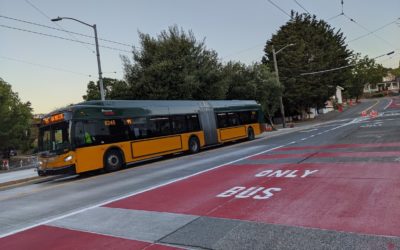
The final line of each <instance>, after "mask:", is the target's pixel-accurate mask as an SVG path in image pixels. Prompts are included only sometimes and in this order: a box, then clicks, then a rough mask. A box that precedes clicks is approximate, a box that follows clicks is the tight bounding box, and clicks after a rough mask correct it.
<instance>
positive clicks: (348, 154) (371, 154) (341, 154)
mask: <svg viewBox="0 0 400 250" xmlns="http://www.w3.org/2000/svg"><path fill="white" fill-rule="evenodd" d="M308 157H313V158H337V157H351V158H364V159H365V158H368V157H375V158H380V157H400V151H381V152H315V153H300V154H295V153H292V154H265V155H256V156H254V157H251V158H250V159H252V160H260V159H285V158H308Z"/></svg>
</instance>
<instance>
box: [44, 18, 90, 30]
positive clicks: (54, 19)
mask: <svg viewBox="0 0 400 250" xmlns="http://www.w3.org/2000/svg"><path fill="white" fill-rule="evenodd" d="M63 19H70V20H73V21H76V22H78V23H81V24H84V25H87V26H89V27H92V28H93V26H94V25H90V24H88V23H85V22H83V21H81V20H78V19H75V18H72V17H57V18H53V19H51V21H52V22H58V21H61V20H63Z"/></svg>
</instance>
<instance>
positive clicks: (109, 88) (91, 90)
mask: <svg viewBox="0 0 400 250" xmlns="http://www.w3.org/2000/svg"><path fill="white" fill-rule="evenodd" d="M103 86H104V92H105V94H106V99H114V100H115V99H121V100H124V99H131V98H129V95H128V90H129V87H128V84H126V82H125V81H122V80H118V79H111V78H103ZM82 97H83V99H84V100H85V101H90V100H100V87H99V82H98V81H97V83H94V82H93V81H90V82H89V83H88V85H87V89H86V95H84V96H82Z"/></svg>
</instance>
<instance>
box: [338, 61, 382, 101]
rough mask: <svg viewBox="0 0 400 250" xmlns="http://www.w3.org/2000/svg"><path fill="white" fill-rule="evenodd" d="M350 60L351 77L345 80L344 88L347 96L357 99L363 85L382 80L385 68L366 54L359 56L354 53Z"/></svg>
mask: <svg viewBox="0 0 400 250" xmlns="http://www.w3.org/2000/svg"><path fill="white" fill-rule="evenodd" d="M352 61H353V62H352V64H354V67H352V69H351V73H352V74H351V77H350V78H349V79H348V81H346V85H345V89H346V94H347V95H348V97H350V98H356V99H358V98H359V97H360V96H361V95H362V94H363V89H364V85H365V84H367V83H371V84H375V83H378V82H380V81H382V77H384V76H385V75H386V74H387V70H386V69H385V68H384V67H383V66H382V65H380V64H377V63H376V62H375V60H374V59H370V58H368V56H365V57H364V58H360V54H356V55H355V56H354V58H353V59H352Z"/></svg>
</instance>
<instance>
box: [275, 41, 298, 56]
mask: <svg viewBox="0 0 400 250" xmlns="http://www.w3.org/2000/svg"><path fill="white" fill-rule="evenodd" d="M294 45H296V44H295V43H290V44H288V45H286V46H285V47H283V48H282V49H280V50H278V51H277V52H275V55H276V54H278V53H279V52H281V51H282V50H284V49H286V48H287V47H290V46H294Z"/></svg>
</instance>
